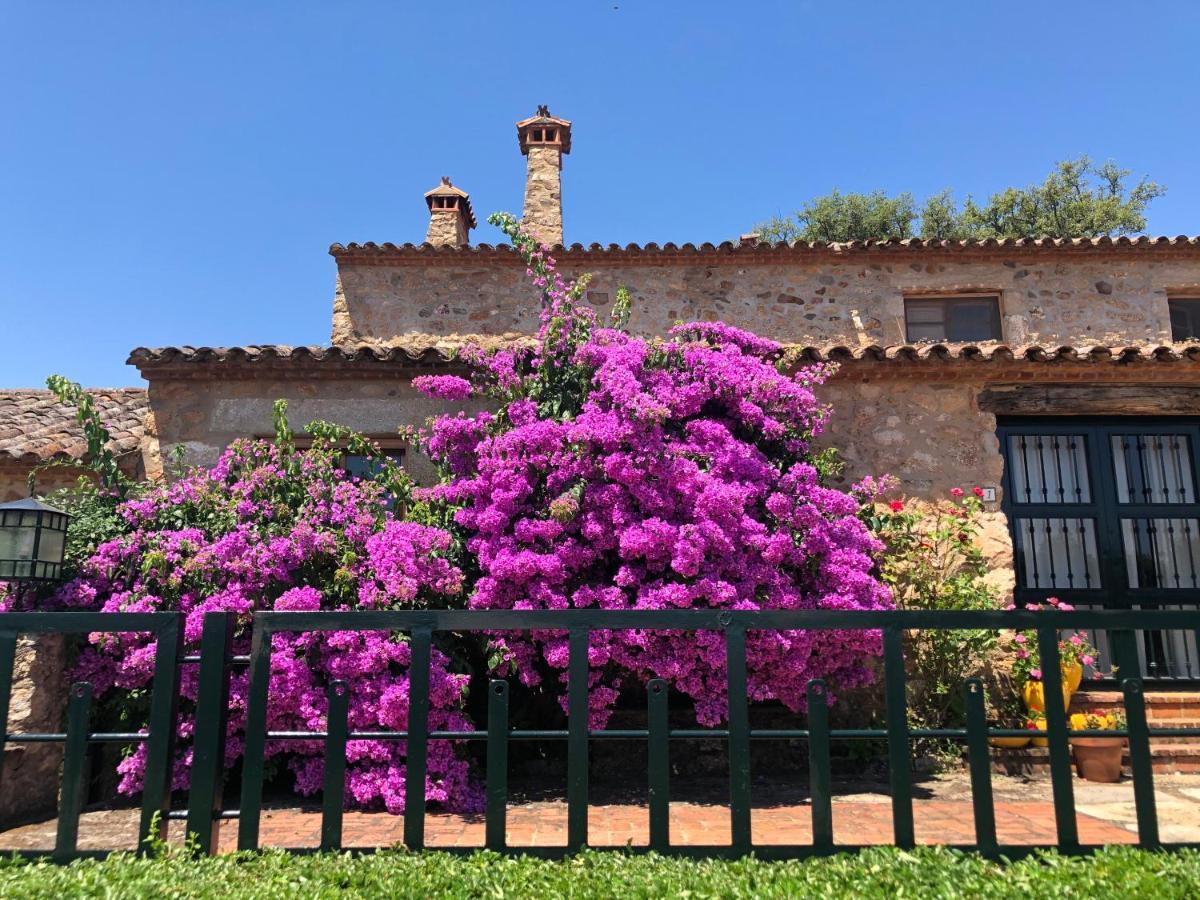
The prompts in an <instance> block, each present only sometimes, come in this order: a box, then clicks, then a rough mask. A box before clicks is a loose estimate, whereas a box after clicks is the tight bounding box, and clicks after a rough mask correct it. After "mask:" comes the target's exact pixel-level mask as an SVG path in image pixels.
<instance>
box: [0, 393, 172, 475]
mask: <svg viewBox="0 0 1200 900" xmlns="http://www.w3.org/2000/svg"><path fill="white" fill-rule="evenodd" d="M86 390H87V392H88V393H89V394H91V395H92V396H93V397H94V398H95V400H96V407H97V409H98V411H99V413H100V418H101V419H102V420H103V421H104V424H105V426H106V427H107V428H108V429H109V432H110V433H111V435H112V439H111V441H110V442H109V447H110V448H111V449H112V450H114V451H115V452H117V453H128V452H131V451H133V450H136V449H138V448H139V447H140V446H141V444H142V441H143V439H144V438H145V435H146V419H147V417H148V416H149V414H150V402H149V398H148V396H147V393H146V389H145V388H138V387H119V388H87V389H86ZM86 450H87V439H86V437H85V436H84V433H83V429H82V428H81V427H80V426H79V423H78V421H77V420H76V417H75V408H74V407H72V406H69V405H67V404H64V403H60V402H59V401H58V398H57V397H55V396H54V394H53V393H52V392H51V391H49V390H47V389H45V388H4V389H0V461H6V460H7V461H17V462H21V463H30V464H32V463H38V462H45V461H47V460H51V459H71V458H75V457H78V456H80V455H82V454H83V453H85V452H86Z"/></svg>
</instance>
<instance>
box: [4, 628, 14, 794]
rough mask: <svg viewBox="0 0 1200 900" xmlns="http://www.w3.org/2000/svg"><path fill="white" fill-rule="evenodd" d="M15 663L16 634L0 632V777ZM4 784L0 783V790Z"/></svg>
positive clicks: (6, 742)
mask: <svg viewBox="0 0 1200 900" xmlns="http://www.w3.org/2000/svg"><path fill="white" fill-rule="evenodd" d="M16 661H17V633H16V632H15V631H0V775H2V774H3V771H4V748H5V747H6V746H7V745H8V705H9V703H10V702H11V700H12V679H13V666H14V665H16ZM3 787H4V783H3V781H0V789H3Z"/></svg>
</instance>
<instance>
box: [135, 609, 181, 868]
mask: <svg viewBox="0 0 1200 900" xmlns="http://www.w3.org/2000/svg"><path fill="white" fill-rule="evenodd" d="M182 650H183V614H182V613H180V614H178V615H176V616H172V617H171V619H170V620H169V621H167V623H166V624H164V625H163V627H162V630H160V631H159V632H158V639H157V641H156V643H155V647H154V681H153V682H152V687H151V696H150V734H149V736H148V737H147V739H146V777H145V783H144V784H143V785H142V818H141V822H140V823H139V826H138V853H145V852H146V850H147V846H146V840H147V839H148V838H149V837H150V832H151V828H152V827H153V826H154V823H155V822H156V821H157V823H158V824H157V828H156V829H155V831H156V835H155V836H156V837H157V838H158V839H159V840H166V837H167V824H168V823H167V813H168V812H169V811H170V808H171V786H172V783H173V782H174V774H175V731H176V729H177V727H178V725H179V657H180V655H181V651H182Z"/></svg>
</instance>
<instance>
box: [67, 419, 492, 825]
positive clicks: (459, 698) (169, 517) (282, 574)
mask: <svg viewBox="0 0 1200 900" xmlns="http://www.w3.org/2000/svg"><path fill="white" fill-rule="evenodd" d="M334 462H335V455H334V454H333V453H332V452H330V451H328V450H322V449H320V448H318V449H314V450H309V451H302V452H294V451H288V450H281V449H279V448H278V447H276V446H273V445H271V444H269V443H267V442H265V441H256V442H239V443H237V444H235V445H233V446H232V447H231V448H230V449H229V450H228V451H226V453H225V454H224V455H223V456H222V458H221V460H220V462H219V463H218V464H217V465H216V466H215V467H214V468H212V469H210V470H202V471H197V472H195V473H193V474H191V475H189V476H188V477H186V478H184V479H182V480H180V481H178V482H176V483H174V484H172V485H170V486H168V487H163V488H159V489H156V490H154V491H153V492H151V493H150V494H149V495H147V496H146V497H144V498H141V499H136V500H132V501H130V502H128V503H126V504H124V505H123V507H121V514H122V515H123V516H124V518H125V520H126V522H127V523H128V526H129V531H128V533H127V534H125V535H124V536H122V537H120V538H118V539H116V540H112V541H109V542H107V543H104V544H101V545H100V546H99V547H98V548H97V549H96V552H95V553H94V554H93V555H92V557H91V558H90V559H88V560H87V561H86V562H85V563H84V565H83V570H82V574H81V575H80V577H78V578H76V579H75V580H73V581H71V582H69V583H67V584H65V585H64V586H63V587H62V588H61V589H60V590H59V592H58V594H57V597H56V602H57V604H58V605H59V606H60V607H65V608H73V609H91V610H102V611H105V612H134V611H137V612H153V611H159V610H179V611H182V612H184V613H186V614H187V615H186V619H185V640H186V647H187V649H188V650H189V651H190V652H195V651H196V650H197V649H198V641H199V638H200V631H201V625H202V620H203V615H204V613H206V612H210V611H218V610H225V611H229V612H233V613H235V614H236V616H237V621H238V627H237V634H236V638H235V643H236V646H235V648H234V650H235V652H237V653H246V652H248V650H249V629H248V624H249V616H250V614H251V613H252V612H254V611H255V610H283V611H297V612H300V611H311V610H320V609H326V610H348V609H360V608H361V609H394V608H412V607H421V606H426V605H435V606H445V605H447V603H448V602H449V601H450V599H451V598H454V597H457V596H459V595H460V594H461V592H462V590H463V579H462V573H461V571H460V570H459V569H458V568H457V567H456V566H454V565H452V564H451V563H450V562H449V561H448V559H447V558H446V554H447V551H448V550H449V548H450V539H451V538H450V535H449V534H448V533H447V532H445V531H443V530H440V529H437V528H432V527H429V526H426V525H422V524H418V523H415V522H403V521H396V520H394V519H393V518H392V516H391V514H390V513H389V512H387V511H386V509H385V504H384V502H383V498H382V496H381V491H380V489H379V487H378V485H376V484H374V483H372V482H370V481H357V480H353V479H350V478H348V477H347V476H346V475H345V474H344V473H343V472H342V471H341V470H340V469H339V468H338V467H337V466H336V465H335V464H334ZM408 665H409V646H408V643H407V641H406V639H405V638H403V637H402V636H397V635H394V634H391V633H388V632H365V633H359V632H335V633H284V634H277V635H275V636H274V643H273V646H272V655H271V676H270V687H269V694H268V697H269V700H268V724H267V727H268V728H269V729H270V730H273V731H275V730H281V731H287V730H314V731H321V730H323V729H324V727H325V713H326V689H327V686H328V684H329V682H330V681H331V680H333V679H344V680H345V681H346V682H347V684H348V687H349V691H350V697H351V703H350V707H349V725H350V728H351V730H358V731H367V730H372V729H375V730H378V729H390V730H396V729H400V730H403V729H404V728H406V727H407V716H408ZM77 668H78V672H77V673H76V677H78V678H82V679H86V680H88V681H90V682H91V683H92V684H93V686H94V689H95V690H96V692H97V695H99V696H101V697H103V696H105V695H110V694H112V695H113V696H114V699H118V702H120V700H119V698H120V697H121V693H120V692H122V691H129V690H137V689H143V688H145V687H147V686H148V685H149V684H150V681H151V678H152V676H153V669H154V645H153V643H152V642H151V639H150V637H149V636H148V635H145V634H124V635H111V634H94V635H92V636H91V638H90V643H89V646H88V647H87V648H86V649H85V650H84V651H83V653H82V655H81V657H80V659H79V663H78V667H77ZM198 675H199V673H198V666H196V665H191V664H189V665H185V666H184V667H183V671H182V676H181V678H182V690H181V700H182V704H181V710H182V712H181V724H180V729H179V737H180V748H179V753H178V757H177V760H176V770H175V785H176V787H185V786H186V785H187V783H188V773H189V768H190V763H191V747H190V745H189V739H190V737H191V734H192V731H193V728H194V711H195V706H194V704H195V699H196V694H197V688H198ZM467 680H468V676H467V675H465V674H455V673H453V672H452V671H451V668H450V662H449V660H448V659H447V657H446V656H445V655H444V654H443V653H441V652H439V651H438V650H436V649H435V650H434V652H433V662H432V666H431V671H430V685H431V697H430V715H429V725H430V728H435V729H450V730H463V729H469V728H470V723H469V720H468V719H467V717H466V715H465V713H464V711H463V699H464V693H465V690H466V686H467ZM247 688H248V675H247V673H246V671H245V670H244V669H243V670H235V672H234V674H233V677H232V679H231V688H230V710H229V740H228V747H227V751H226V764H227V765H232V764H233V763H234V762H235V761H236V760H237V759H238V758H239V757H240V756H241V752H242V748H243V737H242V734H243V731H244V729H245V720H246V700H247ZM267 755H268V756H269V757H278V758H279V759H280V760H281V761H282V762H283V763H284V764H285V765H286V766H287V767H288V768H289V769H290V770H291V771H292V773H294V778H295V787H296V790H297V791H298V792H299V793H301V794H312V793H314V792H317V791H319V790H320V789H321V780H322V777H323V769H324V763H323V758H324V749H323V746H322V744H321V742H320V741H314V742H311V743H310V742H295V741H292V742H268V745H267ZM404 760H405V747H404V744H403V743H397V742H384V741H370V740H361V741H351V742H350V743H349V745H348V746H347V762H348V765H347V773H346V788H347V796H348V798H349V801H350V802H352V803H355V804H356V805H360V806H383V807H386V808H387V809H388V810H389V811H391V812H399V811H401V810H402V809H403V807H404V797H403V784H404V768H405V765H404ZM119 771H120V773H121V775H122V780H121V784H120V788H121V790H122V791H124V792H127V793H134V792H136V791H138V790H140V788H141V785H142V781H143V778H144V775H145V756H144V749H143V750H140V751H138V752H137V753H135V754H134V755H132V756H130V757H128V758H127V759H125V760H124V761H123V762H122V763H121V764H120V766H119ZM468 774H469V767H468V763H467V761H466V760H465V759H464V758H463V757H462V755H461V754H460V753H459V752H458V750H456V748H455V747H454V746H453V745H452V744H450V743H448V742H445V741H435V742H432V743H431V744H430V747H429V776H428V780H427V782H426V796H427V798H428V799H429V800H431V801H437V802H441V803H444V804H447V805H449V806H452V807H455V808H460V809H461V808H470V807H473V806H476V805H478V797H477V789H476V788H474V787H473V786H472V785H471V784H470V783H469V782H468Z"/></svg>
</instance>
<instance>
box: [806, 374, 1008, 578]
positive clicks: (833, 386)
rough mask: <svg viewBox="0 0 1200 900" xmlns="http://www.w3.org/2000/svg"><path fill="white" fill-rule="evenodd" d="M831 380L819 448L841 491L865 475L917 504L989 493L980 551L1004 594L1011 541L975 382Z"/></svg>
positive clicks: (990, 423) (991, 436)
mask: <svg viewBox="0 0 1200 900" xmlns="http://www.w3.org/2000/svg"><path fill="white" fill-rule="evenodd" d="M848 376H849V377H843V378H837V379H835V380H833V381H832V382H830V383H828V384H826V385H824V386H823V387H822V388H821V390H820V394H821V399H822V400H824V401H826V402H828V403H830V404H831V405H832V407H833V414H832V416H831V417H830V419H829V422H828V426H827V430H826V432H825V433H824V434H823V435H821V437H820V439H819V441H818V444H819V446H821V447H834V448H836V449H837V450H838V453H839V455H840V457H841V459H842V461H843V462H844V463H845V474H844V476H843V485H842V486H843V487H846V486H849V485H850V484H853V483H854V482H855V481H858V480H859V479H860V478H862V477H864V476H866V475H884V474H887V475H893V476H895V477H896V478H897V479H899V481H900V491H901V492H902V493H903V494H904V495H905V496H906V497H907V498H910V499H913V500H915V501H916V502H917V504H918V505H919V504H921V503H923V502H929V501H935V500H939V499H948V498H949V494H950V490H951V489H952V488H956V487H959V488H962V489H964V490H970V489H971V488H972V487H974V486H976V485H980V486H987V487H994V488H996V498H997V501H996V502H995V503H990V504H987V505H986V507H985V510H984V512H983V514H982V516H981V530H980V546H981V548H982V550H983V553H984V557H985V559H986V560H987V562H988V566H989V569H990V572H991V574H990V576H989V580H990V581H991V582H992V583H993V584H994V585H996V587H997V588H999V589H1000V590H1001V591H1002V592H1004V593H1005V594H1008V593H1009V592H1010V591H1011V590H1012V588H1013V586H1014V575H1013V570H1012V566H1013V548H1012V538H1011V536H1010V533H1009V529H1008V519H1007V517H1006V516H1005V515H1004V514H1003V513H1002V512H1001V511H1000V499H1001V498H1002V496H1003V493H1002V490H1001V479H1002V478H1003V475H1004V458H1003V456H1002V455H1001V450H1000V442H999V441H998V440H997V439H996V417H995V416H994V415H993V414H991V413H989V412H985V411H983V410H981V409H980V408H979V402H978V401H979V395H980V392H981V390H982V389H983V387H984V384H985V383H984V382H981V381H974V380H971V381H962V380H954V381H947V382H938V381H928V380H923V379H921V380H918V379H911V378H900V379H886V378H878V377H869V378H856V377H854V375H853V373H848Z"/></svg>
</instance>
